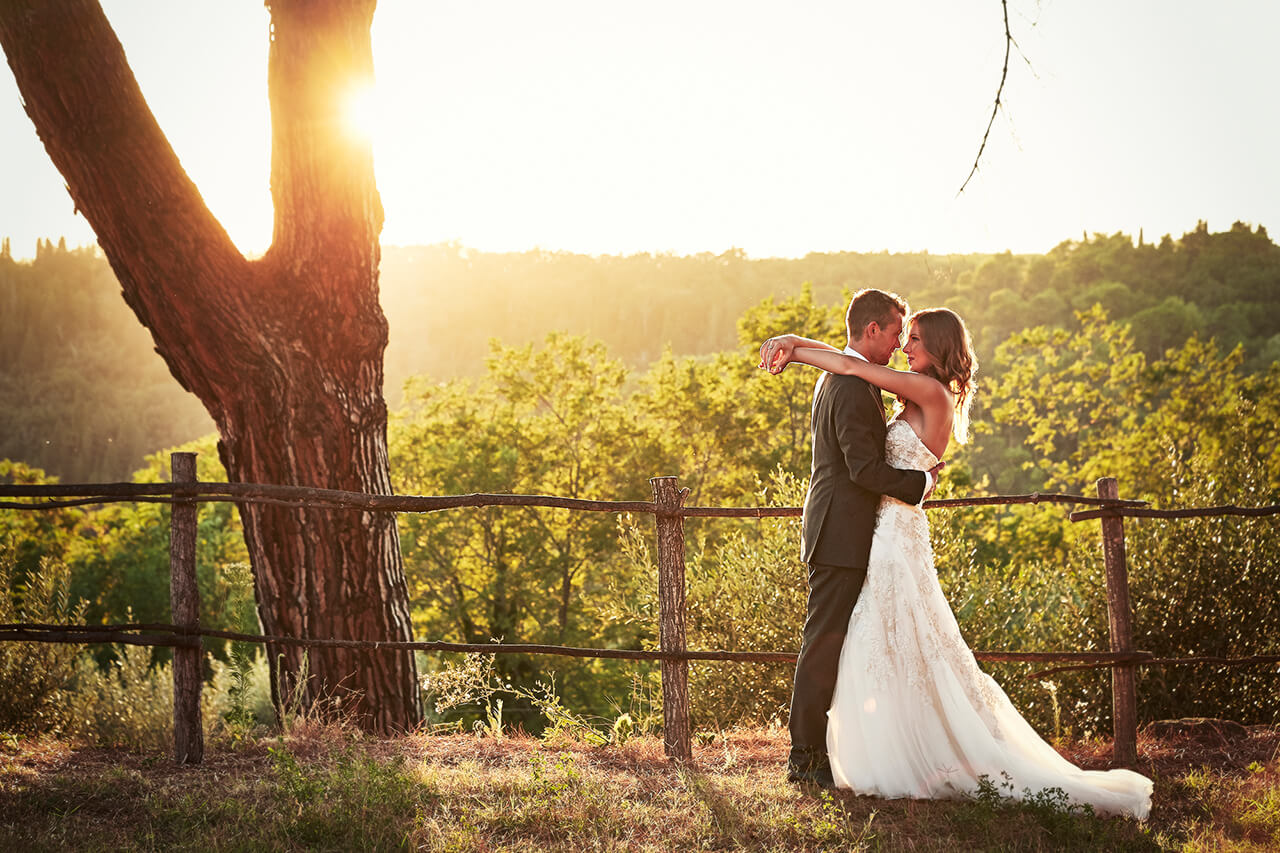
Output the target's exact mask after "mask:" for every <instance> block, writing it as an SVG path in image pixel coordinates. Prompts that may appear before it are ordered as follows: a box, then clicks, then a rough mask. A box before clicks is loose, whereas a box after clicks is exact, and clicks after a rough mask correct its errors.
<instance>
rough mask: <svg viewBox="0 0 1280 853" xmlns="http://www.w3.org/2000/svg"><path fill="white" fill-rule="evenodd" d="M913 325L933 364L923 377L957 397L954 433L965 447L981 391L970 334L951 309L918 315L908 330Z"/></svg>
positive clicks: (923, 312)
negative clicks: (972, 411) (976, 394)
mask: <svg viewBox="0 0 1280 853" xmlns="http://www.w3.org/2000/svg"><path fill="white" fill-rule="evenodd" d="M912 324H914V325H915V328H916V331H917V332H919V333H920V343H921V345H922V346H924V351H925V352H927V353H928V354H929V360H930V361H931V362H933V363H932V364H931V365H929V367H928V368H927V369H925V370H924V371H922V373H924V375H926V376H932V377H933V378H934V379H936V380H938V381H939V382H941V383H942V384H943V385H945V386H947V388H948V390H950V391H951V393H952V394H954V395H955V397H956V416H955V421H954V422H953V424H952V433H953V434H954V435H955V438H956V441H957V442H959V443H960V444H964V443H965V442H966V441H968V439H969V407H970V406H971V405H972V404H973V395H974V392H975V391H976V390H977V383H976V382H975V381H974V376H975V375H976V374H977V372H978V357H977V356H976V355H974V353H973V340H972V338H970V337H969V330H968V328H966V327H965V324H964V321H963V320H961V319H960V317H959V315H957V314H956V312H954V311H952V310H951V309H949V308H925V309H924V310H922V311H917V312H916V313H914V314H912V315H911V316H910V317H909V318H908V319H907V326H908V328H910V327H911V325H912Z"/></svg>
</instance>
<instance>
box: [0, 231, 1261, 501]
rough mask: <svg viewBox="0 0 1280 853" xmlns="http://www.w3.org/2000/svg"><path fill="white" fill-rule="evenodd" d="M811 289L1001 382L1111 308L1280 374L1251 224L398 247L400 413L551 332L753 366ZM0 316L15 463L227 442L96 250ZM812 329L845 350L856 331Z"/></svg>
mask: <svg viewBox="0 0 1280 853" xmlns="http://www.w3.org/2000/svg"><path fill="white" fill-rule="evenodd" d="M806 284H807V285H809V286H810V288H811V291H812V299H813V301H814V302H815V303H816V304H817V305H820V306H823V307H824V308H831V307H838V306H839V305H840V304H841V303H842V302H843V301H844V300H845V299H846V296H845V294H847V293H849V292H852V291H854V290H857V289H858V288H861V287H879V288H883V289H887V290H892V291H896V292H898V293H900V294H902V295H903V296H905V297H907V299H908V300H909V301H910V303H911V305H912V307H914V308H923V307H929V306H935V305H946V306H948V307H950V308H953V309H954V310H956V311H957V312H958V313H960V315H961V316H962V317H964V318H965V320H966V322H967V323H968V324H969V327H970V329H971V331H972V333H973V336H974V341H975V343H976V345H977V347H978V352H979V360H980V363H981V364H982V366H983V369H982V372H981V374H980V379H981V380H982V381H984V382H990V381H992V380H995V379H998V378H999V371H1000V370H1001V368H1000V367H999V366H998V365H997V364H996V363H995V361H994V358H993V357H994V354H995V350H996V347H997V346H998V345H999V344H1000V343H1002V342H1003V341H1005V340H1006V339H1008V338H1009V337H1010V336H1011V335H1013V334H1014V333H1016V332H1019V331H1021V330H1023V329H1028V328H1034V327H1037V326H1048V327H1057V328H1066V327H1068V326H1070V325H1071V324H1072V323H1073V322H1074V320H1075V314H1076V312H1077V311H1083V310H1086V309H1089V308H1091V307H1092V306H1094V305H1099V306H1101V309H1102V311H1103V312H1104V315H1105V316H1106V318H1107V319H1108V320H1110V321H1113V322H1118V323H1122V324H1126V325H1128V326H1129V327H1130V328H1131V330H1132V333H1133V337H1134V344H1135V346H1136V347H1137V348H1138V350H1140V351H1141V352H1143V353H1144V354H1145V355H1146V356H1147V357H1148V358H1155V357H1158V356H1160V355H1161V354H1163V352H1164V351H1165V350H1167V349H1169V348H1172V347H1177V346H1180V345H1181V344H1182V343H1183V342H1185V341H1186V340H1187V339H1188V338H1189V337H1191V336H1193V335H1196V336H1199V337H1200V338H1201V339H1204V340H1209V339H1213V340H1215V341H1216V342H1217V344H1218V346H1219V347H1220V348H1221V349H1222V350H1224V351H1230V350H1231V349H1233V348H1234V347H1235V346H1236V345H1237V344H1239V345H1240V346H1241V347H1242V351H1241V361H1240V365H1239V368H1238V369H1239V370H1242V371H1245V372H1256V371H1260V370H1264V369H1265V368H1266V367H1267V366H1268V365H1270V364H1271V363H1272V362H1275V361H1277V360H1280V311H1276V309H1275V306H1276V305H1277V304H1280V247H1277V246H1276V245H1275V244H1274V243H1273V242H1272V241H1271V239H1270V237H1269V236H1268V234H1267V232H1266V229H1265V228H1263V227H1262V226H1257V227H1250V226H1248V225H1245V224H1243V223H1236V224H1235V225H1233V226H1232V227H1231V228H1230V229H1229V230H1227V231H1224V232H1219V233H1211V232H1210V231H1209V229H1208V226H1207V225H1206V224H1205V223H1203V222H1201V223H1199V224H1198V225H1197V227H1196V228H1195V230H1193V231H1191V232H1188V233H1187V234H1184V235H1183V236H1182V237H1180V238H1176V239H1175V238H1172V237H1169V236H1165V237H1164V238H1162V239H1161V240H1160V241H1159V242H1158V243H1150V242H1145V241H1144V239H1143V238H1142V236H1141V235H1139V237H1138V239H1137V240H1135V239H1134V238H1132V237H1130V236H1128V235H1125V234H1114V235H1109V236H1108V235H1101V234H1095V235H1092V236H1087V235H1085V236H1082V238H1081V239H1080V240H1078V241H1076V240H1067V241H1064V242H1062V243H1061V244H1059V245H1058V246H1057V247H1055V248H1054V249H1053V250H1052V251H1050V252H1048V253H1047V254H1044V255H1013V254H1009V253H1006V254H1001V255H942V256H939V255H929V254H927V253H916V254H888V253H879V254H859V253H853V252H842V253H834V254H810V255H808V256H806V257H804V258H799V259H777V258H766V259H758V260H757V259H751V258H748V257H746V255H745V254H743V253H742V252H740V251H736V250H735V251H729V252H725V253H722V254H719V255H713V254H709V253H704V254H700V255H692V256H675V255H629V256H602V257H592V256H586V255H576V254H571V253H565V252H548V251H540V250H539V251H529V252H521V253H487V252H477V251H474V250H470V249H467V248H465V247H462V246H459V245H456V244H443V245H434V246H415V247H386V248H385V249H384V252H383V260H382V274H381V299H382V303H383V308H384V310H385V311H386V314H387V318H388V322H389V323H390V327H391V331H390V344H389V347H388V350H387V353H386V360H385V367H386V388H387V398H388V402H389V404H390V405H391V406H392V407H393V408H394V407H395V406H396V405H397V404H398V403H399V402H401V401H402V399H403V388H404V386H405V383H406V381H407V380H408V379H409V378H410V377H413V376H415V375H419V374H424V373H427V374H430V375H431V376H432V377H434V378H436V379H449V378H453V377H457V376H478V375H480V374H481V373H483V371H484V370H485V358H486V356H487V354H488V353H489V346H490V341H491V340H494V339H496V340H498V341H500V342H501V343H502V344H504V345H508V346H517V345H524V344H528V343H531V342H537V341H542V340H543V339H544V338H545V337H546V335H547V334H548V333H549V332H552V331H564V332H569V333H572V334H575V335H581V336H584V337H586V338H588V339H590V340H594V341H599V342H602V343H603V344H604V345H605V346H606V347H607V349H608V351H609V353H610V354H611V356H612V357H614V358H617V359H619V360H621V361H622V362H623V364H625V365H626V366H627V367H628V368H630V369H632V370H638V369H643V368H647V367H649V366H650V365H652V364H654V363H655V362H657V361H658V360H659V359H661V358H662V356H663V354H664V352H667V351H670V352H671V354H673V355H675V356H684V355H690V356H699V357H711V356H712V355H713V354H715V353H738V354H739V355H741V356H742V357H747V355H746V349H744V348H743V347H741V346H740V345H739V342H738V324H739V318H740V317H741V316H742V315H743V314H744V312H746V311H747V310H748V309H750V308H752V307H753V306H756V305H759V304H760V303H762V302H763V301H764V300H766V299H771V298H772V299H782V300H785V299H787V298H788V297H791V296H794V295H797V294H799V293H800V292H801V288H802V286H804V285H806ZM0 306H3V310H0V365H2V366H3V367H2V368H0V458H10V459H15V460H21V461H23V462H26V463H28V464H32V465H35V466H38V467H40V468H42V469H44V470H46V471H48V472H50V473H52V474H55V475H57V476H60V477H62V478H63V480H64V481H67V482H72V481H103V480H122V479H127V478H128V477H129V476H130V475H131V473H132V472H133V471H134V470H135V469H136V468H138V467H139V466H140V465H141V464H142V460H143V457H144V456H145V455H146V454H147V453H149V452H152V451H154V450H156V449H159V448H162V447H168V446H172V445H175V444H178V443H181V442H184V441H189V440H192V439H194V438H196V437H198V436H200V435H203V434H206V433H208V432H210V431H212V428H213V427H212V422H211V421H210V420H209V418H208V416H207V415H206V414H205V413H204V411H203V409H202V407H201V406H200V405H199V403H198V402H197V401H196V400H195V398H194V397H192V396H191V395H190V394H187V393H186V392H184V391H183V390H182V389H181V388H180V387H179V386H178V384H177V383H176V382H175V381H174V380H173V379H172V377H170V376H169V374H168V371H167V369H166V368H165V367H164V364H163V362H162V361H161V359H160V358H159V357H158V356H157V355H156V354H155V353H154V352H153V350H152V344H151V341H150V339H149V337H148V335H147V333H146V331H145V330H144V329H143V328H142V327H141V326H140V325H139V324H138V322H137V320H136V318H135V317H134V316H133V314H132V313H131V312H130V311H129V309H128V308H127V306H126V305H125V304H124V301H123V300H122V299H121V298H120V292H119V285H118V284H117V283H116V281H115V279H114V276H113V275H112V273H111V269H110V267H109V266H108V265H107V263H106V260H105V259H104V258H103V257H102V256H101V254H100V253H99V252H98V251H97V250H95V249H92V248H84V249H70V250H69V249H67V248H66V247H65V245H63V244H61V243H59V244H58V245H55V244H53V243H52V242H50V241H42V242H41V243H40V244H39V246H38V251H37V255H36V258H35V259H34V260H32V261H29V262H18V261H15V260H13V258H12V257H11V254H10V252H9V251H8V247H7V245H6V247H5V249H4V251H2V252H0ZM791 330H792V329H786V331H791ZM762 331H765V332H767V333H773V332H775V331H784V330H783V329H764V330H762ZM794 331H800V332H805V333H809V334H817V333H819V332H824V333H825V334H828V335H832V336H837V337H838V336H840V334H841V333H840V331H839V326H838V325H837V326H836V327H835V328H834V329H829V330H823V329H820V328H796V329H794ZM988 461H992V460H988ZM997 467H1000V468H1001V470H996V471H992V472H991V473H992V476H993V481H997V480H999V479H1000V476H1001V473H1002V471H1003V466H997ZM1006 479H1007V478H1006Z"/></svg>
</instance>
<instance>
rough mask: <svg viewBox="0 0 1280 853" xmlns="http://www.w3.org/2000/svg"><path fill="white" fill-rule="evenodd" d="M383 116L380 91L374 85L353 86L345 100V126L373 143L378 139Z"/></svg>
mask: <svg viewBox="0 0 1280 853" xmlns="http://www.w3.org/2000/svg"><path fill="white" fill-rule="evenodd" d="M381 114H382V110H381V109H380V104H379V100H378V89H377V87H376V86H374V85H373V84H372V83H368V84H362V85H359V86H353V87H352V88H351V89H349V90H348V91H347V93H346V96H345V97H344V98H343V106H342V120H343V125H344V126H345V128H346V131H347V132H348V133H350V134H351V135H353V136H356V137H359V138H360V139H364V140H369V141H372V140H373V139H374V138H376V137H377V135H378V125H379V121H380V116H381Z"/></svg>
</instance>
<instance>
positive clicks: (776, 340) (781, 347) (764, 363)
mask: <svg viewBox="0 0 1280 853" xmlns="http://www.w3.org/2000/svg"><path fill="white" fill-rule="evenodd" d="M792 337H793V336H791V335H778V336H777V337H772V338H769V339H768V340H767V341H765V342H764V343H762V344H761V345H760V364H759V365H758V366H759V367H760V368H761V369H762V370H767V371H769V372H770V373H773V374H778V373H781V372H782V371H783V370H785V369H786V367H787V365H788V364H790V363H791V355H792V353H794V352H795V348H796V345H795V342H794V340H791V338H792Z"/></svg>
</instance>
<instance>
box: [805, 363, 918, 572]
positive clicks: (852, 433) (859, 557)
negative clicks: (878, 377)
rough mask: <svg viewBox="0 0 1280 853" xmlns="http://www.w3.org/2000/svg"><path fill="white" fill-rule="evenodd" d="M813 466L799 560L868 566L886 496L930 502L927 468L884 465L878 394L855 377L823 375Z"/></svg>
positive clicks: (814, 422)
mask: <svg viewBox="0 0 1280 853" xmlns="http://www.w3.org/2000/svg"><path fill="white" fill-rule="evenodd" d="M811 429H812V433H813V468H812V472H811V475H810V478H809V492H808V494H807V495H806V496H805V500H804V520H803V525H802V534H801V551H800V559H802V560H804V561H805V562H806V563H823V564H825V565H829V566H846V567H849V568H866V566H867V557H868V555H869V554H870V553H871V534H872V532H873V531H874V530H875V524H876V507H877V506H878V505H879V503H880V496H881V495H891V496H892V497H895V498H897V499H898V500H901V501H905V502H906V503H909V504H915V503H919V502H920V499H921V498H922V497H924V490H925V485H926V483H927V482H928V478H927V477H926V476H925V474H924V472H923V471H904V470H902V469H899V468H894V467H893V466H891V465H889V464H888V463H887V462H885V461H884V438H885V422H884V403H883V402H882V401H881V399H880V389H878V388H876V387H874V386H872V385H870V384H868V383H867V382H866V380H864V379H859V378H858V377H856V376H843V375H841V374H838V373H829V374H824V375H823V376H821V377H819V379H818V386H817V388H816V389H815V390H814V395H813V413H812V417H811Z"/></svg>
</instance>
